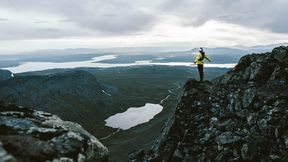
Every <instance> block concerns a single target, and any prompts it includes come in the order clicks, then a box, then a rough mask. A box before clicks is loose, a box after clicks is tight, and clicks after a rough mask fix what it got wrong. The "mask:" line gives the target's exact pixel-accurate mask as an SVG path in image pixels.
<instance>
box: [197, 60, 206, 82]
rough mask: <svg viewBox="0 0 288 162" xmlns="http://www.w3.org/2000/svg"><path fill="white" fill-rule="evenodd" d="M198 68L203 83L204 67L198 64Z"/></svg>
mask: <svg viewBox="0 0 288 162" xmlns="http://www.w3.org/2000/svg"><path fill="white" fill-rule="evenodd" d="M197 67H198V72H199V75H200V81H203V78H204V72H203V65H199V64H198V65H197Z"/></svg>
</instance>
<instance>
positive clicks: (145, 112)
mask: <svg viewBox="0 0 288 162" xmlns="http://www.w3.org/2000/svg"><path fill="white" fill-rule="evenodd" d="M162 110H163V107H162V106H161V105H159V104H152V103H146V104H145V105H144V106H142V107H131V108H129V109H128V110H126V111H125V112H123V113H118V114H115V115H113V116H110V117H109V118H108V119H106V120H105V122H106V126H108V127H112V128H120V129H123V130H127V129H129V128H131V127H134V126H136V125H139V124H142V123H146V122H148V121H149V120H151V119H153V118H154V116H155V115H157V114H158V113H160V112H161V111H162Z"/></svg>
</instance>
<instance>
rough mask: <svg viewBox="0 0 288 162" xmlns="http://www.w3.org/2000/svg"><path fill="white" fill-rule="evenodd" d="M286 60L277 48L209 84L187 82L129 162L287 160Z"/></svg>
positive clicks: (243, 61)
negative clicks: (147, 144) (152, 138)
mask: <svg viewBox="0 0 288 162" xmlns="http://www.w3.org/2000/svg"><path fill="white" fill-rule="evenodd" d="M287 58H288V47H278V48H275V49H274V50H273V51H272V53H266V54H260V55H257V54H253V55H247V56H244V57H242V58H241V60H240V61H239V63H238V65H237V66H236V67H235V68H234V69H233V70H231V71H229V72H228V73H227V74H225V75H223V76H222V77H220V78H218V79H216V80H215V81H214V83H210V82H208V81H206V82H198V81H196V80H189V81H188V82H187V83H186V85H185V87H184V88H185V90H184V93H183V96H182V97H181V101H180V102H179V103H178V106H177V108H176V110H175V114H174V115H173V116H172V117H171V118H170V119H169V121H168V122H167V125H166V126H165V127H164V128H163V130H162V134H161V137H160V138H159V140H158V141H157V142H156V144H155V145H154V146H153V148H151V150H149V151H143V150H142V151H138V152H135V153H134V154H132V155H131V156H130V159H129V161H155V162H156V161H169V162H170V161H171V162H178V161H183V162H184V161H185V162H186V161H187V162H188V161H189V162H190V161H191V162H194V161H195V162H196V161H197V162H198V161H199V162H202V161H219V162H223V161H253V162H254V161H263V162H265V161H267V162H268V161H269V162H270V161H283V162H284V161H285V162H286V161H288V120H287V119H288V109H287V105H288V86H287V85H288V84H287V83H288V69H287V68H288V62H287Z"/></svg>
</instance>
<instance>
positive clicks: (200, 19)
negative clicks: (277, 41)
mask: <svg viewBox="0 0 288 162" xmlns="http://www.w3.org/2000/svg"><path fill="white" fill-rule="evenodd" d="M287 6H288V1H286V0H273V1H271V0H253V1H252V0H237V1H231V0H170V1H167V3H165V4H164V5H162V6H161V7H160V11H162V12H163V13H167V14H172V15H176V16H179V17H181V18H183V19H184V20H185V21H187V22H186V24H191V25H194V26H199V25H202V24H203V23H205V22H207V21H209V20H219V21H224V22H228V23H234V24H240V25H244V26H248V27H255V28H262V29H269V30H271V31H274V32H282V33H287V32H288V28H287V25H288V18H287V17H286V15H287V14H288V10H287Z"/></svg>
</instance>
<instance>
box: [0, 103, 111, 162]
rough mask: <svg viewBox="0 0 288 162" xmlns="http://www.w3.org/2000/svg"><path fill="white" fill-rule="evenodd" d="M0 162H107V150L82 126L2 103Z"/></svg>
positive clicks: (0, 109)
mask: <svg viewBox="0 0 288 162" xmlns="http://www.w3.org/2000/svg"><path fill="white" fill-rule="evenodd" d="M0 161H1V162H18V161H19V162H31V161H53V162H57V161H67V162H73V161H75V162H84V161H91V162H94V161H96V162H97V161H99V162H100V161H108V150H107V148H106V147H105V146H103V145H102V144H101V143H100V142H99V141H98V140H97V139H96V138H95V137H94V136H92V135H90V134H89V133H88V132H87V131H85V130H84V129H83V128H82V127H81V126H80V125H79V124H76V123H73V122H68V121H62V120H61V119H60V118H58V117H57V116H54V115H51V114H49V113H45V112H41V111H34V110H32V109H29V108H22V107H16V106H14V105H9V104H4V103H2V102H0Z"/></svg>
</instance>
